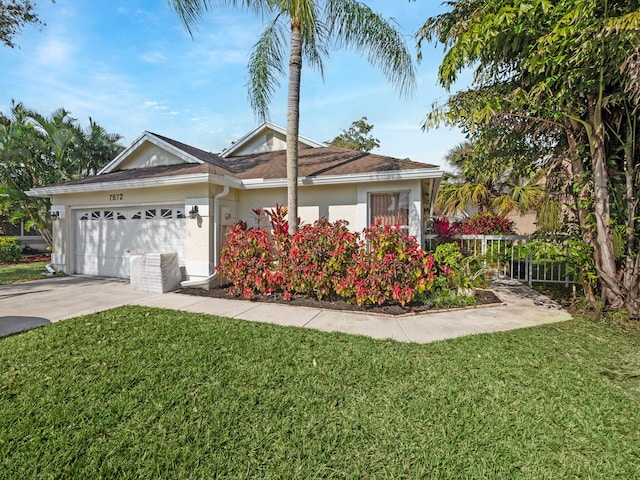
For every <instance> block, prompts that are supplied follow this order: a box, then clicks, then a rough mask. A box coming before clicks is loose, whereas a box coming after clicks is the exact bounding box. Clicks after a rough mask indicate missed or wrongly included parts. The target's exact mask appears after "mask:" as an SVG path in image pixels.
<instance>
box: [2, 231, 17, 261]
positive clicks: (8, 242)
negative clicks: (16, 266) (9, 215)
mask: <svg viewBox="0 0 640 480" xmlns="http://www.w3.org/2000/svg"><path fill="white" fill-rule="evenodd" d="M21 258H22V247H21V246H20V242H18V239H17V238H14V237H0V262H16V261H18V260H20V259H21Z"/></svg>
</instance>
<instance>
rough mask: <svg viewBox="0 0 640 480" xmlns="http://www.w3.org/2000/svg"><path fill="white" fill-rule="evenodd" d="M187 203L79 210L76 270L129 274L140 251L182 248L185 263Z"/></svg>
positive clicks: (103, 273)
mask: <svg viewBox="0 0 640 480" xmlns="http://www.w3.org/2000/svg"><path fill="white" fill-rule="evenodd" d="M185 222H186V220H185V215H184V206H162V207H155V206H141V207H127V208H119V209H118V208H92V209H85V210H78V212H77V214H76V224H77V230H76V231H77V233H76V268H75V270H76V273H80V274H85V275H97V276H103V277H119V278H127V277H129V257H130V256H131V255H132V254H136V253H169V252H178V257H179V259H180V265H184V244H185V235H186V234H185V228H186V225H185Z"/></svg>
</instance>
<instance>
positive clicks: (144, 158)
mask: <svg viewBox="0 0 640 480" xmlns="http://www.w3.org/2000/svg"><path fill="white" fill-rule="evenodd" d="M181 163H186V162H185V161H184V160H182V159H181V158H179V157H177V156H176V155H173V154H172V153H169V152H167V151H166V150H164V149H162V148H160V147H157V146H156V145H153V144H150V143H145V144H144V145H142V146H141V147H140V149H139V150H138V151H137V152H136V154H135V156H133V157H131V158H128V159H127V160H126V161H124V162H122V163H121V164H119V165H118V168H119V169H120V170H131V169H135V168H147V167H161V166H164V165H179V164H181Z"/></svg>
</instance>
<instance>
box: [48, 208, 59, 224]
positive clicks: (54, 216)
mask: <svg viewBox="0 0 640 480" xmlns="http://www.w3.org/2000/svg"><path fill="white" fill-rule="evenodd" d="M50 215H51V221H52V222H55V221H56V220H58V219H59V218H60V210H51V214H50Z"/></svg>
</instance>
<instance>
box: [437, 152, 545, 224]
mask: <svg viewBox="0 0 640 480" xmlns="http://www.w3.org/2000/svg"><path fill="white" fill-rule="evenodd" d="M485 148H486V146H485V145H482V144H481V143H479V142H478V143H472V142H468V141H467V142H465V143H462V144H460V145H458V146H456V147H454V148H453V149H452V150H450V151H449V153H448V155H447V157H446V160H447V161H448V162H449V164H450V165H451V166H453V168H454V169H455V173H454V174H450V175H448V176H447V178H445V180H444V182H443V183H442V185H441V186H440V189H439V191H438V198H437V206H438V208H439V209H441V210H442V211H443V212H444V213H445V214H446V215H449V214H453V213H455V212H458V211H461V210H468V209H469V208H470V207H473V208H476V209H477V210H478V212H479V213H487V212H491V213H495V214H497V215H501V216H506V215H508V214H509V213H511V212H512V211H514V210H518V211H520V212H522V213H524V212H527V211H530V210H532V209H534V208H536V207H538V206H539V205H540V203H541V202H542V200H543V198H544V193H545V192H544V186H543V185H541V184H540V183H539V180H540V178H541V175H542V173H543V170H542V169H540V168H533V169H526V170H525V171H522V170H520V169H519V168H516V167H517V166H516V165H514V162H513V161H512V159H510V158H508V157H507V158H505V157H502V156H499V155H494V153H495V151H496V150H495V149H493V148H489V149H487V150H485Z"/></svg>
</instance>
